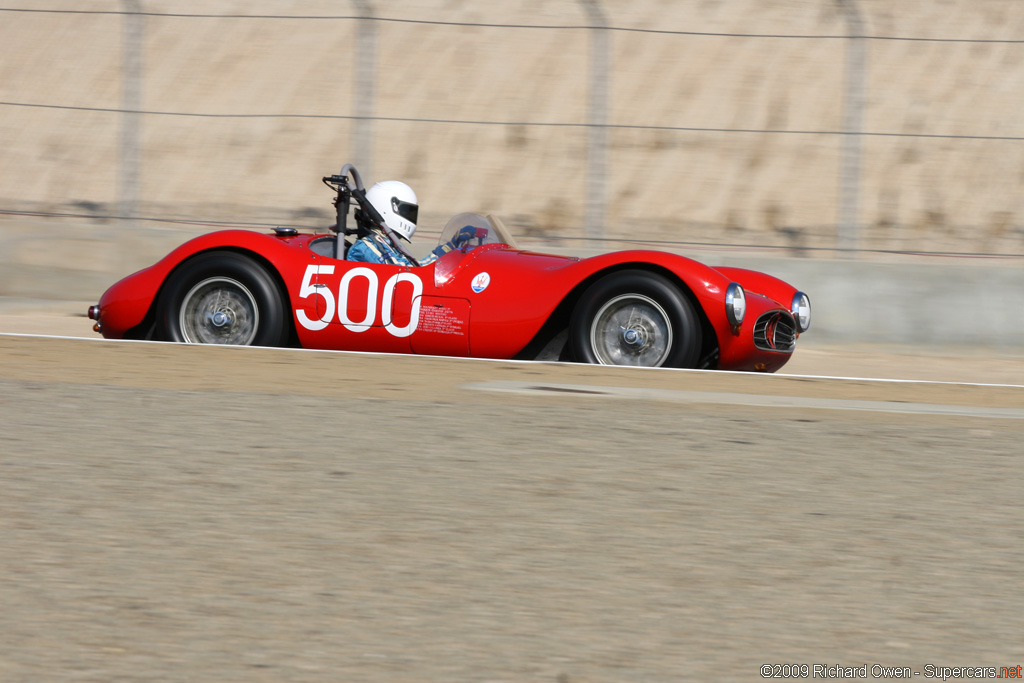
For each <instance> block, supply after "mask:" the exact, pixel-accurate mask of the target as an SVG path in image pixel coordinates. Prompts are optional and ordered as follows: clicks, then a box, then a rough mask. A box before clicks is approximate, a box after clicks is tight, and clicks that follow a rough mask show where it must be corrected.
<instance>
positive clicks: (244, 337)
mask: <svg viewBox="0 0 1024 683" xmlns="http://www.w3.org/2000/svg"><path fill="white" fill-rule="evenodd" d="M157 318H158V320H157V333H158V335H159V338H160V339H164V340H167V341H176V342H184V343H187V344H231V345H237V346H281V345H283V344H284V343H285V340H286V339H287V324H286V318H285V307H284V300H283V297H282V296H281V292H280V290H279V289H278V287H277V283H276V282H275V280H274V278H273V276H271V274H270V273H269V272H267V269H266V268H264V267H263V266H262V265H260V264H259V263H257V262H256V261H254V260H253V259H251V258H248V257H246V256H242V255H241V254H236V253H234V252H211V253H208V254H200V255H199V256H196V257H194V258H192V259H190V260H189V261H187V262H185V263H184V264H183V265H182V266H180V267H179V268H178V269H177V270H176V271H175V272H174V273H173V274H172V275H171V277H170V278H168V280H167V284H166V285H165V287H164V291H163V293H162V294H161V295H160V301H159V303H158V305H157Z"/></svg>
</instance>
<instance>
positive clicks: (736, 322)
mask: <svg viewBox="0 0 1024 683" xmlns="http://www.w3.org/2000/svg"><path fill="white" fill-rule="evenodd" d="M725 316H726V317H727V318H728V319H729V324H730V325H732V326H733V327H739V326H740V325H742V324H743V319H744V318H745V317H746V316H747V294H746V292H744V291H743V286H742V285H740V283H738V282H731V283H729V286H728V287H727V288H726V290H725Z"/></svg>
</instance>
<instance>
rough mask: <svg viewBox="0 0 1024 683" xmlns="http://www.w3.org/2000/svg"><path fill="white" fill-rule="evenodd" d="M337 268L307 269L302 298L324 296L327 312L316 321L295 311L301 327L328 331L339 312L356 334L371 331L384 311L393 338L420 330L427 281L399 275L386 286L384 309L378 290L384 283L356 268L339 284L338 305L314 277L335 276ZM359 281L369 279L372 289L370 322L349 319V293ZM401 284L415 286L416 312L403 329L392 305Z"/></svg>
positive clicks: (368, 298) (368, 303)
mask: <svg viewBox="0 0 1024 683" xmlns="http://www.w3.org/2000/svg"><path fill="white" fill-rule="evenodd" d="M333 274H334V266H318V265H314V264H310V265H308V266H306V272H305V274H304V275H303V276H302V286H301V287H300V288H299V297H301V298H303V299H305V298H306V297H310V296H313V295H314V294H317V295H320V296H321V297H323V299H324V303H325V304H326V307H325V308H324V314H323V317H321V318H320V319H319V320H314V319H313V318H310V317H309V316H308V315H306V312H305V311H303V310H300V309H295V317H296V318H297V319H298V321H299V324H300V325H302V326H303V327H305V328H306V329H307V330H312V331H314V332H315V331H317V330H322V329H324V328H325V327H327V326H328V325H329V324H331V322H332V321H333V320H334V316H335V312H337V316H338V322H339V323H341V324H342V325H344V326H345V328H346V329H348V330H351V331H352V332H364V331H366V330H368V329H369V328H370V327H371V326H372V325H373V324H374V322H376V320H377V311H378V310H380V313H381V316H380V317H381V322H382V323H383V324H384V329H386V330H387V331H388V332H390V333H391V334H393V335H394V336H396V337H408V336H409V335H410V334H412V333H413V331H414V330H415V329H416V326H417V325H418V324H419V321H420V304H421V299H420V295H421V294H423V281H422V280H420V279H419V277H418V276H416V275H414V274H413V273H409V272H405V273H396V274H394V275H392V276H391V277H390V278H388V281H387V282H385V283H384V288H383V296H382V297H381V301H380V306H377V290H378V289H380V287H379V285H380V282H379V280H378V279H377V273H376V272H374V271H373V270H370V269H369V268H365V267H358V268H352V269H351V270H349V271H347V272H346V273H345V274H344V275H342V276H341V282H340V283H339V284H338V299H337V303H335V299H334V293H333V292H332V291H331V290H330V288H329V287H328V286H327V285H325V284H321V283H316V284H314V283H313V277H314V276H315V275H333ZM357 277H363V278H366V280H367V282H368V284H369V288H368V289H367V292H366V319H365V320H350V319H349V317H348V295H349V289H350V288H351V286H352V280H354V279H355V278H357ZM399 282H408V283H411V284H412V310H411V312H410V314H409V324H408V325H405V326H404V327H399V326H397V325H395V324H394V321H393V320H392V319H391V304H392V302H393V301H394V297H395V287H397V286H398V283H399Z"/></svg>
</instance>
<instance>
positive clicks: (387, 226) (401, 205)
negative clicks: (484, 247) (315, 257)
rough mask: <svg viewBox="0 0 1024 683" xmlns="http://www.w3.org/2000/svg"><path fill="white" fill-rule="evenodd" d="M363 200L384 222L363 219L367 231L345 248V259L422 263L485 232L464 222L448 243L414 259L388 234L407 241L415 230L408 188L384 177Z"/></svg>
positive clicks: (416, 211)
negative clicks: (464, 225)
mask: <svg viewBox="0 0 1024 683" xmlns="http://www.w3.org/2000/svg"><path fill="white" fill-rule="evenodd" d="M366 200H367V201H368V202H370V204H371V205H373V208H375V209H376V210H377V213H379V214H380V215H381V218H383V219H384V224H383V225H378V224H375V223H370V222H369V221H367V222H368V223H369V230H368V231H367V233H366V235H365V236H363V237H361V238H360V239H358V240H357V241H356V243H355V244H353V245H352V246H351V247H350V248H349V250H348V256H347V257H346V258H347V259H348V260H349V261H362V262H364V263H383V264H387V265H395V266H426V265H429V264H431V263H433V262H434V261H436V260H437V259H438V258H439V257H441V256H444V255H445V254H447V253H448V252H449V251H451V250H452V249H458V248H459V247H461V246H462V245H463V244H465V243H466V242H468V241H469V240H471V239H473V238H476V237H484V236H485V235H486V234H487V231H486V230H484V229H482V228H474V227H473V226H471V225H467V226H466V227H464V228H462V229H461V230H459V231H458V232H457V233H456V234H455V237H453V238H452V240H451V241H450V242H448V243H446V244H442V245H441V246H439V247H437V248H436V249H434V251H432V252H430V254H428V255H427V256H426V257H424V258H423V259H417V258H416V257H415V256H413V255H412V254H410V253H409V252H408V251H406V249H405V248H404V247H403V246H402V245H401V244H400V243H399V242H398V241H397V240H395V239H393V237H392V235H398V236H399V237H401V238H402V239H404V240H405V241H406V242H409V241H411V240H412V236H413V234H414V233H415V232H416V219H417V217H418V214H419V202H418V201H417V199H416V193H415V192H413V191H412V188H411V187H409V186H408V185H406V184H405V183H403V182H399V181H397V180H384V181H381V182H379V183H376V184H374V186H373V187H371V188H370V189H369V190H367V192H366Z"/></svg>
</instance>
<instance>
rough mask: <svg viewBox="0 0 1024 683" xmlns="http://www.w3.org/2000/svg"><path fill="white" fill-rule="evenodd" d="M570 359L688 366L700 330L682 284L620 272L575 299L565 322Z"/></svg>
mask: <svg viewBox="0 0 1024 683" xmlns="http://www.w3.org/2000/svg"><path fill="white" fill-rule="evenodd" d="M569 344H570V348H571V351H572V355H573V357H574V358H575V359H576V360H577V361H580V362H583V363H600V364H602V365H628V366H637V367H648V368H660V367H670V368H692V367H694V366H695V365H696V364H697V360H698V356H699V354H700V344H701V327H700V322H699V320H698V318H697V313H696V311H695V310H694V306H693V304H691V303H690V300H689V299H688V298H687V295H686V293H685V292H684V289H683V286H682V285H681V284H679V283H677V282H674V281H672V280H670V279H669V278H667V277H664V276H663V275H660V274H658V273H651V272H649V271H644V270H633V269H630V270H620V271H616V272H613V273H609V274H608V275H605V276H604V277H602V278H601V279H599V280H597V281H596V282H594V283H593V284H592V285H590V287H588V288H587V289H586V290H585V291H584V292H583V294H582V295H581V296H580V299H579V301H578V302H577V303H576V307H575V308H574V309H573V313H572V319H571V320H570V322H569Z"/></svg>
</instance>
